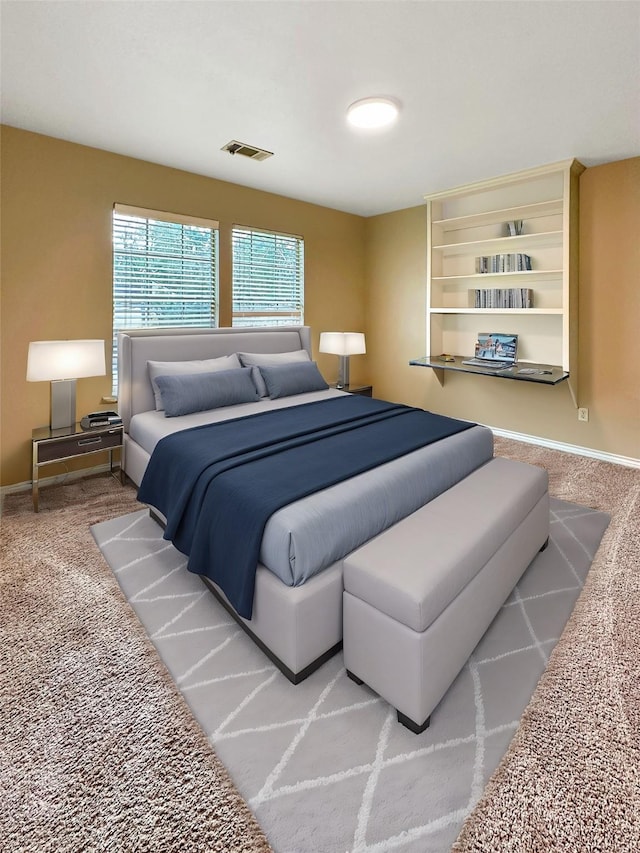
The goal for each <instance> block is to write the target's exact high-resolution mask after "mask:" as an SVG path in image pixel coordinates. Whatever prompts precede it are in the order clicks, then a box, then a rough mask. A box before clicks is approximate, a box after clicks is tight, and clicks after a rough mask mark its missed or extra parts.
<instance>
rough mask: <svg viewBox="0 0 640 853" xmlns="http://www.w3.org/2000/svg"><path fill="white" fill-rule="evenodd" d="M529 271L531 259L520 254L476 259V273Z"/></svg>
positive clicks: (484, 256) (513, 253) (514, 253)
mask: <svg viewBox="0 0 640 853" xmlns="http://www.w3.org/2000/svg"><path fill="white" fill-rule="evenodd" d="M530 269H531V258H530V257H529V255H523V254H522V253H521V252H511V253H509V254H506V255H483V256H481V257H479V258H476V272H477V273H495V272H522V271H523V270H530Z"/></svg>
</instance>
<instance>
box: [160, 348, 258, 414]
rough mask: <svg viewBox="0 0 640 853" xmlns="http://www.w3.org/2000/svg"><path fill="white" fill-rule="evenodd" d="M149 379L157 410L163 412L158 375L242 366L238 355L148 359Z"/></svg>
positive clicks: (173, 374)
mask: <svg viewBox="0 0 640 853" xmlns="http://www.w3.org/2000/svg"><path fill="white" fill-rule="evenodd" d="M147 367H148V368H149V379H151V387H152V388H153V395H154V397H155V399H156V410H157V411H158V412H162V411H163V410H164V406H163V405H162V396H161V394H160V389H159V388H158V386H157V384H156V376H175V375H176V374H180V373H213V372H214V371H216V370H233V368H234V367H242V365H241V364H240V360H239V358H238V356H237V355H236V354H235V353H233V354H232V355H223V356H220V358H205V359H201V360H200V361H148V362H147Z"/></svg>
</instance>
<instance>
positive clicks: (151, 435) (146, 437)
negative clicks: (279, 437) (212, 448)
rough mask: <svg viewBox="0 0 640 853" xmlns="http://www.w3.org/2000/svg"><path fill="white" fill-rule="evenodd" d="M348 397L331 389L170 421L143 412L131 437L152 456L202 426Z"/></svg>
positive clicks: (131, 429) (134, 421)
mask: <svg viewBox="0 0 640 853" xmlns="http://www.w3.org/2000/svg"><path fill="white" fill-rule="evenodd" d="M344 393H345V392H344V391H336V389H335V388H329V389H328V390H326V391H313V392H311V393H309V394H296V395H295V396H293V397H282V398H281V399H279V400H269V399H268V398H267V397H265V398H263V399H262V400H260V401H259V402H257V403H240V404H239V405H237V406H225V407H224V408H222V409H211V410H210V411H208V412H195V413H194V414H192V415H182V416H181V417H179V418H166V417H165V415H164V412H156V411H153V412H140V414H138V415H134V416H133V417H132V418H131V424H130V426H129V435H130V437H131V438H132V439H133V440H134V441H135V442H136V444H139V445H140V446H141V447H143V448H144V449H145V450H146V451H147V453H149V454H151V453H153V450H154V448H155V446H156V444H157V443H158V442H159V441H160V439H161V438H164V437H165V436H167V435H171V433H172V432H178V431H179V430H182V429H190V428H191V427H196V426H202V425H203V424H217V423H221V422H222V421H228V420H231V418H242V417H244V416H245V415H257V414H259V413H260V412H268V411H269V410H270V409H286V408H288V407H289V406H299V405H302V404H303V403H312V402H314V401H315V400H324V399H327V400H328V399H329V398H330V397H341V396H344Z"/></svg>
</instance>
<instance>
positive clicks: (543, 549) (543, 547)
mask: <svg viewBox="0 0 640 853" xmlns="http://www.w3.org/2000/svg"><path fill="white" fill-rule="evenodd" d="M548 545H549V537H548V536H547V538H546V539H545V541H544V544H543V546H542V548H540V552H539V553H542V552H543V551H546V550H547V546H548Z"/></svg>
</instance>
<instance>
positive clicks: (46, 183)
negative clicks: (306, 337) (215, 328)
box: [0, 127, 368, 485]
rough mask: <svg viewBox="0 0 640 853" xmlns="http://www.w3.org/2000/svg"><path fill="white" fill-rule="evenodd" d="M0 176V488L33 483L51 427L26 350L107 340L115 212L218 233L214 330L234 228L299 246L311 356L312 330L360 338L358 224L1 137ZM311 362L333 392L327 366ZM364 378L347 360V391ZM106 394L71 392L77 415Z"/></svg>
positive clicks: (83, 389)
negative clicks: (34, 464) (276, 235)
mask: <svg viewBox="0 0 640 853" xmlns="http://www.w3.org/2000/svg"><path fill="white" fill-rule="evenodd" d="M250 165H252V166H255V168H257V169H259V168H261V165H260V164H258V163H255V164H250ZM1 167H2V173H1V178H2V196H1V200H2V207H1V212H2V222H1V225H2V233H1V236H2V245H1V248H2V268H1V272H2V293H1V312H2V313H1V331H2V343H1V347H2V384H1V389H0V391H1V402H2V413H1V418H2V420H1V428H2V432H1V438H2V447H1V463H2V470H1V482H2V485H8V484H12V483H20V482H24V481H27V480H29V479H30V478H31V461H30V460H31V431H32V429H33V428H34V427H37V426H42V425H43V424H46V423H47V422H48V419H49V384H48V383H46V382H37V383H34V382H29V383H28V382H26V379H25V375H26V364H27V350H28V345H29V341H33V340H56V339H73V338H104V339H105V340H106V341H109V340H110V339H111V323H112V321H111V287H112V281H111V271H112V259H111V211H112V207H113V204H114V202H121V203H124V204H131V205H137V206H139V207H147V208H151V209H154V210H168V211H174V212H178V213H187V214H191V215H193V216H201V217H205V218H210V219H218V220H219V221H220V325H230V311H231V284H230V269H231V267H230V256H231V244H230V241H231V237H230V233H231V232H230V229H231V226H232V225H233V224H240V225H248V226H254V227H257V228H265V229H270V230H274V231H283V232H287V233H293V234H300V235H302V236H303V237H304V240H305V322H306V323H308V324H309V325H310V326H311V327H312V331H313V341H314V351H315V352H316V353H317V340H318V336H319V333H320V332H321V331H322V330H346V329H354V330H363V329H364V319H365V305H364V303H365V291H364V266H365V265H364V224H365V220H363V219H362V218H361V217H358V216H352V215H349V214H345V213H339V212H337V211H334V210H330V209H328V208H323V207H319V206H316V205H312V204H306V203H303V202H298V201H294V200H292V199H287V198H283V197H281V196H276V195H272V194H269V193H264V192H260V191H257V190H252V189H248V188H246V187H241V186H238V185H235V184H230V183H225V182H222V181H217V180H213V179H210V178H204V177H201V176H198V175H193V174H190V173H187V172H182V171H179V170H176V169H169V168H166V167H164V166H157V165H154V164H151V163H146V162H143V161H140V160H135V159H132V158H130V157H122V156H119V155H116V154H110V153H107V152H104V151H99V150H97V149H94V148H87V147H84V146H80V145H75V144H72V143H69V142H63V141H61V140H57V139H52V138H50V137H46V136H41V135H38V134H33V133H27V132H25V131H21V130H17V129H15V128H8V127H3V128H2V162H1ZM318 362H319V366H320V368H321V370H322V371H323V373H324V375H325V376H326V377H327V379H328V380H329V381H332V380H333V381H335V376H336V374H337V367H338V360H337V357H336V356H327V355H323V356H318ZM367 372H368V371H367V359H366V357H364V356H359V357H358V358H357V359H354V360H353V362H352V380H353V381H356V382H357V381H359V380H360V379H364V378H365V376H366V374H367ZM110 391H111V384H110V377H99V378H95V379H82V380H80V381H79V382H78V386H77V405H78V413H79V414H82V413H83V412H87V411H91V410H94V409H98V408H100V401H101V398H102V396H103V395H107V394H109V393H110ZM105 408H106V407H105ZM97 463H98V457H91V464H97ZM70 467H74V466H72V465H71V466H70ZM61 470H63V469H61V468H59V467H58V466H55V467H54V466H50V467H48V468H45V469H43V470H42V471H41V473H42V474H43V475H44V476H46V475H47V474H54V473H60V471H61Z"/></svg>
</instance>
